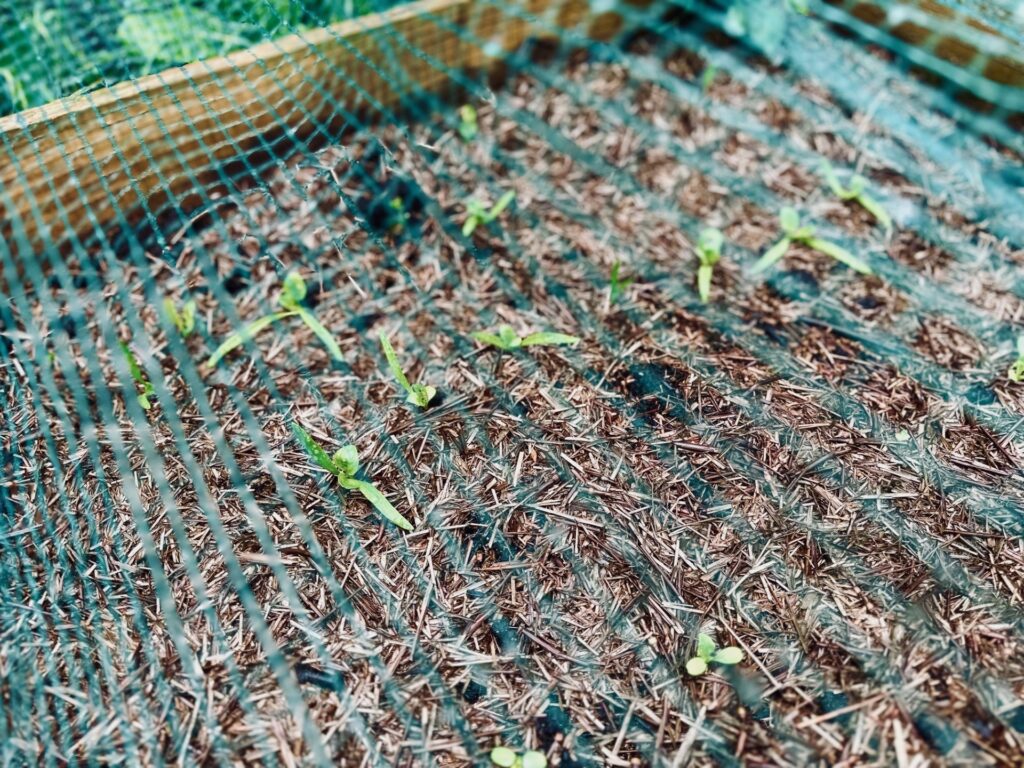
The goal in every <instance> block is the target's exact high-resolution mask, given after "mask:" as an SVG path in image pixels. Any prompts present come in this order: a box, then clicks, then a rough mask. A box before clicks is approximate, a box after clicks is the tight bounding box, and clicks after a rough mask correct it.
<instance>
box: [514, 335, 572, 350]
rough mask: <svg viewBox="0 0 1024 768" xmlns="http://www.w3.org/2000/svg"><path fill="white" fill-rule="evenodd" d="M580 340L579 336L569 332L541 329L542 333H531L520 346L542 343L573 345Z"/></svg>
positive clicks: (532, 345) (534, 345) (548, 344)
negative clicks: (551, 331)
mask: <svg viewBox="0 0 1024 768" xmlns="http://www.w3.org/2000/svg"><path fill="white" fill-rule="evenodd" d="M579 343H580V340H579V337H578V336H570V335H569V334H567V333H550V332H548V331H541V332H540V333H531V334H530V335H529V336H527V337H526V338H525V339H523V343H522V344H520V345H519V346H521V347H536V346H540V345H545V346H559V345H561V346H572V345H573V344H579Z"/></svg>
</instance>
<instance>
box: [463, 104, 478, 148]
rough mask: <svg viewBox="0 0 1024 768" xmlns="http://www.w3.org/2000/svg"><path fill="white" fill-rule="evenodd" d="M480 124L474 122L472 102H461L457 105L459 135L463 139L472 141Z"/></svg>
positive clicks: (474, 110)
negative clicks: (461, 103)
mask: <svg viewBox="0 0 1024 768" xmlns="http://www.w3.org/2000/svg"><path fill="white" fill-rule="evenodd" d="M479 130H480V126H479V125H477V122H476V108H475V107H473V105H472V104H463V105H462V106H461V107H459V135H460V136H461V137H462V139H463V141H472V140H473V139H474V138H476V135H477V133H478V132H479Z"/></svg>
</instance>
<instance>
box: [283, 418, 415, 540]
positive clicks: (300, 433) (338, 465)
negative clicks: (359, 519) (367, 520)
mask: <svg viewBox="0 0 1024 768" xmlns="http://www.w3.org/2000/svg"><path fill="white" fill-rule="evenodd" d="M292 432H293V433H294V434H295V437H296V439H297V440H298V441H299V443H301V444H302V447H303V448H305V449H306V452H307V453H308V454H309V455H310V456H311V457H312V459H313V461H315V462H316V463H317V464H319V465H320V466H321V467H323V468H324V469H326V470H327V471H328V472H330V473H331V474H332V475H334V476H335V477H336V478H337V479H338V485H340V486H341V487H342V488H344V489H345V490H346V491H359V493H361V494H362V495H363V498H365V499H366V500H367V501H368V502H370V503H371V504H372V505H373V506H374V508H375V509H376V510H377V511H378V512H380V513H381V514H382V515H383V516H384V517H385V518H386V519H387V520H389V521H390V522H392V523H394V524H395V525H397V526H398V527H399V528H402V529H403V530H406V531H411V530H412V523H410V522H409V521H408V520H406V519H405V518H404V517H402V515H401V513H400V512H399V511H398V510H397V509H395V508H394V507H393V506H392V505H391V502H390V501H388V500H387V498H386V497H385V496H384V494H383V493H381V492H380V491H379V490H377V486H375V485H373V484H372V483H368V482H366V481H365V480H357V479H356V473H357V472H358V471H359V451H358V450H357V449H356V447H355V446H354V445H351V444H349V445H345V446H342V447H341V448H339V449H338V450H337V451H335V452H334V456H330V455H329V454H328V453H327V451H326V450H324V448H323V447H322V446H321V445H320V444H319V443H318V442H317V441H316V440H314V439H313V437H312V436H311V435H310V434H309V433H308V432H307V431H306V430H304V429H303V428H302V427H300V426H299V425H298V424H294V423H293V424H292Z"/></svg>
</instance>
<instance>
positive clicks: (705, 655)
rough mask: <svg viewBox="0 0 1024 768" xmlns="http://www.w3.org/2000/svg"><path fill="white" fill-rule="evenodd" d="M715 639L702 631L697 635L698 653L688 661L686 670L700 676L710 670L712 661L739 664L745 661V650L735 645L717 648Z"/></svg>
mask: <svg viewBox="0 0 1024 768" xmlns="http://www.w3.org/2000/svg"><path fill="white" fill-rule="evenodd" d="M716 647H717V646H716V645H715V641H714V640H712V639H711V637H710V636H709V635H705V634H704V633H703V632H701V633H700V634H699V635H697V655H696V656H694V657H693V658H692V659H690V660H689V661H688V662H686V671H687V672H689V673H690V674H691V675H692V676H693V677H700V676H701V675H703V674H704V673H705V672H707V671H708V667H709V666H710V665H711V663H712V662H714V663H715V664H728V665H732V664H739V663H740V662H741V661H743V651H741V650H740V649H739V648H737V647H736V646H734V645H730V646H729V647H728V648H718V649H717V650H716Z"/></svg>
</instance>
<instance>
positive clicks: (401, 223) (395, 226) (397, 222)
mask: <svg viewBox="0 0 1024 768" xmlns="http://www.w3.org/2000/svg"><path fill="white" fill-rule="evenodd" d="M388 207H389V208H390V209H391V210H392V211H394V214H393V215H392V217H391V231H392V232H393V233H395V234H396V235H397V234H398V233H399V232H401V231H402V230H403V229H405V224H406V222H407V221H409V212H408V211H407V210H405V201H404V200H403V199H402V198H401V197H393V198H391V201H390V202H389V203H388Z"/></svg>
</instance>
